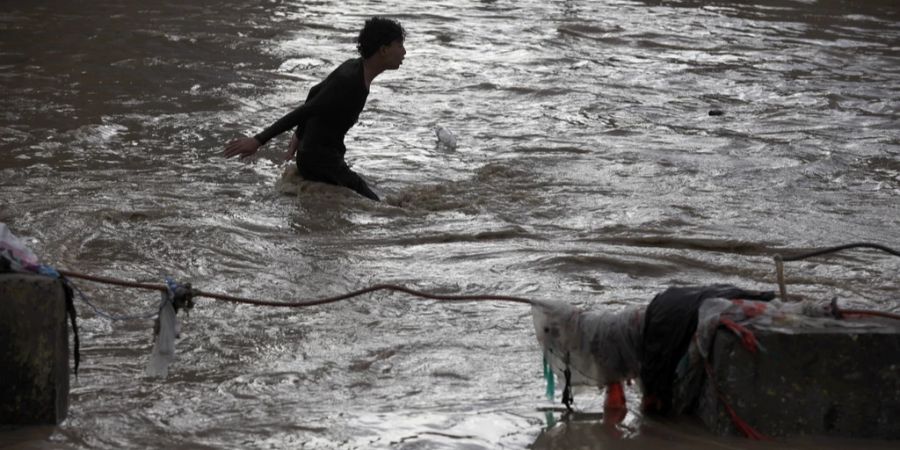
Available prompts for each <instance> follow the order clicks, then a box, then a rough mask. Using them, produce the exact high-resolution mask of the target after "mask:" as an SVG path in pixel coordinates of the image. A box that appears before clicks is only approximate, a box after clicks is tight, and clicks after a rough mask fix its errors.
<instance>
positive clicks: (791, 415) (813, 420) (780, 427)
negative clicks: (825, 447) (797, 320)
mask: <svg viewBox="0 0 900 450" xmlns="http://www.w3.org/2000/svg"><path fill="white" fill-rule="evenodd" d="M827 325H828V324H827V323H825V326H822V327H816V328H797V329H785V328H762V327H758V326H756V327H753V328H751V330H752V331H753V333H754V334H755V335H756V338H757V340H758V341H759V343H760V344H761V346H762V347H763V348H764V349H765V351H764V352H762V353H756V354H751V353H750V352H748V351H747V350H746V349H744V348H743V347H742V346H741V344H740V342H738V339H737V338H736V337H735V336H734V335H733V334H732V333H730V332H727V331H724V330H721V329H720V330H719V331H718V332H717V334H716V338H715V344H714V346H713V351H712V358H711V365H712V368H713V372H714V374H715V380H714V382H715V383H716V384H717V386H718V390H719V392H720V393H721V395H723V396H724V398H725V399H726V400H727V401H728V403H729V404H730V405H731V406H732V407H733V408H734V410H735V412H736V413H737V414H738V416H740V418H741V419H743V420H744V421H745V422H747V423H748V424H749V425H751V426H753V427H754V428H755V429H756V430H757V431H760V432H762V433H763V434H765V435H768V436H772V437H775V436H798V435H826V436H846V437H858V438H878V439H900V326H898V325H897V324H896V323H890V322H888V321H885V322H880V321H871V322H866V323H865V324H861V325H860V326H859V327H854V328H846V327H832V326H827ZM718 395H719V394H717V392H716V389H715V388H714V386H713V384H712V382H711V381H710V379H709V378H707V381H706V384H705V385H704V387H703V390H702V393H701V395H700V399H699V404H698V409H697V415H698V416H699V417H700V419H701V420H702V421H703V423H704V424H705V425H706V426H707V427H708V428H709V429H710V430H712V431H713V432H715V433H717V434H719V435H728V434H737V433H738V432H737V430H736V428H735V426H734V424H733V422H732V420H731V417H730V416H729V414H728V412H727V411H726V410H725V408H724V406H723V404H722V402H721V401H720V399H719V398H718Z"/></svg>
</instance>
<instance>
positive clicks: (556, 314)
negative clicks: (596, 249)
mask: <svg viewBox="0 0 900 450" xmlns="http://www.w3.org/2000/svg"><path fill="white" fill-rule="evenodd" d="M531 311H532V315H533V319H534V331H535V335H536V336H537V340H538V342H539V343H540V344H541V347H542V348H543V349H544V355H545V358H546V360H547V362H548V363H549V365H550V367H551V368H552V369H553V371H554V372H555V373H556V375H558V376H560V377H563V376H565V371H566V369H569V370H570V371H571V383H572V385H575V386H578V385H581V386H596V387H603V386H605V385H607V384H610V383H617V382H623V381H627V380H631V379H634V378H637V377H638V375H639V371H640V354H639V351H640V350H639V348H640V343H641V329H642V326H643V309H642V308H639V307H635V308H629V309H626V310H624V311H622V312H618V313H615V312H604V311H585V310H582V309H580V308H577V307H575V306H572V305H569V304H567V303H563V302H535V304H534V305H533V306H532V310H531Z"/></svg>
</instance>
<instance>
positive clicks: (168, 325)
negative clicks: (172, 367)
mask: <svg viewBox="0 0 900 450" xmlns="http://www.w3.org/2000/svg"><path fill="white" fill-rule="evenodd" d="M173 297H174V296H173V293H172V291H171V290H170V291H168V292H163V293H162V301H160V304H159V317H158V318H157V328H156V330H155V331H156V333H155V336H154V337H155V342H154V344H153V352H151V353H150V361H148V362H147V370H146V374H147V376H149V377H160V378H165V377H166V376H168V375H169V364H171V363H172V361H173V360H174V359H175V338H176V337H177V336H178V334H179V330H178V320H177V319H176V318H175V305H174V303H173Z"/></svg>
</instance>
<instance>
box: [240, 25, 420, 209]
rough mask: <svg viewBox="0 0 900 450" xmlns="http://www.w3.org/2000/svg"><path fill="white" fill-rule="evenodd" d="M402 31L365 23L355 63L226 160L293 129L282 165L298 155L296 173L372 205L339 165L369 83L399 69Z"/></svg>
mask: <svg viewBox="0 0 900 450" xmlns="http://www.w3.org/2000/svg"><path fill="white" fill-rule="evenodd" d="M405 38H406V31H405V30H404V29H403V27H402V26H401V25H400V23H399V22H397V21H395V20H391V19H386V18H383V17H372V18H371V19H369V20H367V21H366V23H365V25H364V26H363V28H362V30H361V31H360V32H359V37H358V38H357V44H356V48H357V50H358V51H359V54H360V56H361V57H360V58H355V59H350V60H347V61H345V62H344V63H343V64H341V65H340V66H338V68H337V69H335V70H334V71H333V72H331V74H329V75H328V77H326V78H325V80H324V81H322V82H321V83H319V84H317V85H315V86H313V87H312V89H310V90H309V95H308V96H307V97H306V103H304V104H303V105H301V106H300V107H298V108H297V109H295V110H293V111H291V112H290V113H288V114H287V115H285V116H284V117H282V118H281V119H278V120H277V121H276V122H275V123H273V124H272V125H270V126H269V127H268V128H266V129H265V130H263V131H262V132H260V133H259V134H257V135H255V136H253V137H242V138H239V139H236V140H234V141H231V142H230V143H229V144H228V145H227V146H226V147H225V152H224V154H225V157H226V158H231V157H233V156H240V157H241V158H246V157H248V156H251V155H253V154H255V153H256V152H257V151H258V150H259V148H260V147H261V146H263V145H265V144H266V142H269V140H270V139H272V138H273V137H275V136H277V135H279V134H281V133H283V132H285V131H287V130H289V129H291V128H295V132H294V136H293V138H292V139H291V144H290V146H289V148H288V154H287V155H286V159H290V158H292V157H293V156H294V154H295V153H296V154H297V169H298V170H297V171H298V173H299V174H300V176H302V177H303V178H305V179H307V180H311V181H319V182H323V183H329V184H334V185H338V186H345V187H348V188H350V189H353V190H354V191H356V192H358V193H359V194H360V195H363V196H365V197H368V198H370V199H372V200H376V201H377V200H378V196H377V195H375V193H374V192H372V190H371V189H369V186H368V185H367V184H366V182H365V181H364V180H363V179H362V177H360V176H359V175H358V174H356V172H353V171H352V170H350V168H349V167H348V166H347V163H346V162H345V161H344V154H345V153H346V152H347V147H346V146H345V145H344V136H345V135H346V134H347V131H349V130H350V128H351V127H353V125H355V124H356V122H357V120H358V119H359V114H360V112H362V109H363V107H364V106H365V105H366V98H367V97H368V96H369V87H370V86H371V84H372V80H374V79H375V77H377V76H378V75H380V74H381V73H382V72H384V71H386V70H396V69H398V68H400V65H401V64H402V63H403V58H404V56H405V55H406V49H405V48H404V47H403V41H404V40H405Z"/></svg>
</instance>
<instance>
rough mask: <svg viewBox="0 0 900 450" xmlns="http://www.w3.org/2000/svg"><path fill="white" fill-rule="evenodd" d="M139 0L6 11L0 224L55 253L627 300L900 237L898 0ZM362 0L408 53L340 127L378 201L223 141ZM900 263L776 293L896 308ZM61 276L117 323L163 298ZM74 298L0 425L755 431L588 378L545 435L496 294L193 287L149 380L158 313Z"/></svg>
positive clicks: (302, 73)
mask: <svg viewBox="0 0 900 450" xmlns="http://www.w3.org/2000/svg"><path fill="white" fill-rule="evenodd" d="M145 3H146V2H135V1H128V0H126V1H102V0H98V1H93V2H88V3H87V4H82V3H77V2H64V1H58V0H44V1H37V2H23V1H8V2H6V4H5V5H4V11H5V12H4V14H3V16H2V20H0V66H2V68H3V70H2V73H0V87H2V89H3V92H4V94H5V95H3V96H0V154H2V158H0V192H2V195H0V221H2V222H5V223H7V224H9V225H10V227H11V228H12V229H13V230H14V231H15V232H16V233H17V234H19V235H20V236H23V237H25V238H27V239H28V242H29V245H30V246H31V247H32V248H33V249H34V250H35V251H36V253H38V254H39V255H41V256H42V257H43V258H44V259H45V260H46V261H47V262H48V263H50V264H53V265H57V266H60V267H64V268H70V269H73V270H79V271H82V272H88V273H93V274H98V275H107V276H113V277H120V278H126V279H136V280H141V281H151V282H159V281H160V280H162V278H163V277H164V276H167V275H171V276H174V277H176V278H177V279H179V280H184V281H190V282H192V283H193V284H194V286H197V287H199V288H201V289H204V290H209V291H216V292H227V293H230V294H235V295H243V296H248V297H256V298H265V299H275V300H285V301H287V300H295V299H299V298H312V297H319V296H327V295H334V294H338V293H343V292H345V291H348V290H353V289H356V288H359V287H362V286H365V285H368V284H371V283H375V282H391V283H397V284H403V285H406V286H409V287H412V288H418V289H422V290H429V291H436V292H444V293H467V294H474V293H497V294H508V295H520V296H525V297H532V298H542V299H563V300H568V301H571V302H573V303H578V304H582V305H591V306H593V307H597V308H601V307H605V308H612V309H618V308H623V307H626V306H629V305H633V304H643V303H646V302H647V301H648V300H649V299H650V298H652V296H653V295H654V294H655V293H656V292H658V291H660V290H662V289H664V288H665V287H668V286H670V285H674V284H687V283H711V282H728V283H734V284H737V285H741V286H744V287H747V288H755V289H761V288H769V289H771V288H772V287H773V281H774V280H773V272H774V268H773V264H772V260H771V255H772V254H773V253H774V252H778V251H785V250H786V249H795V248H796V249H808V248H813V247H820V246H827V245H833V244H839V243H846V242H851V241H872V242H877V243H882V244H888V245H891V244H895V243H896V242H898V241H900V234H898V230H900V210H898V202H897V201H896V199H897V196H898V194H900V163H898V160H900V159H898V158H900V156H898V155H900V132H898V130H900V121H898V120H900V119H898V114H897V112H898V110H900V103H898V100H897V99H898V98H900V47H898V45H897V42H900V27H898V25H897V24H898V23H900V20H898V19H900V8H898V7H897V6H896V4H895V2H892V1H887V0H885V1H867V2H862V3H848V2H843V1H837V0H834V1H831V0H819V1H815V2H812V1H788V0H769V1H757V2H751V3H748V2H738V1H725V0H723V1H716V2H698V1H692V0H682V1H650V0H644V1H624V0H623V1H608V2H597V1H571V0H567V1H562V0H558V1H533V0H528V1H519V2H507V1H489V2H488V1H466V0H458V1H457V0H445V1H438V2H425V3H421V4H420V3H417V2H411V1H405V0H398V1H393V2H387V3H379V4H370V3H369V2H361V1H350V2H305V1H302V2H301V1H286V2H267V3H261V4H259V3H254V2H246V1H242V0H226V1H224V2H223V1H208V0H202V1H194V2H189V3H187V4H185V3H183V2H156V3H153V4H145ZM373 14H387V15H391V16H394V17H397V18H399V19H400V20H401V21H402V22H403V23H404V25H405V26H406V28H407V29H408V30H409V31H410V35H409V39H408V42H407V45H406V48H407V49H408V54H407V58H406V61H405V62H404V65H403V68H402V69H401V70H399V71H396V72H391V73H389V74H386V75H383V76H382V77H379V78H378V79H377V80H376V82H375V84H374V85H373V88H372V92H371V94H370V96H369V102H368V105H367V107H366V110H365V111H364V112H363V114H362V116H361V118H360V123H359V124H358V125H357V126H356V127H355V128H354V129H353V130H352V131H351V133H350V135H348V139H347V143H348V147H349V150H348V156H349V158H350V160H351V163H352V164H354V170H357V171H358V172H360V173H361V174H362V175H363V176H365V177H366V179H367V180H368V181H370V182H371V184H372V185H373V186H374V188H375V189H376V190H377V191H378V192H379V194H381V195H382V197H383V198H385V199H386V200H387V201H385V202H383V203H373V202H369V201H368V200H366V199H362V198H360V197H358V196H355V195H353V194H352V193H349V192H345V191H343V190H341V189H337V188H334V187H330V186H323V185H320V184H317V183H300V184H299V185H296V184H295V185H293V186H288V187H285V185H284V180H283V179H282V174H283V172H284V170H285V169H284V167H283V166H282V165H281V164H280V162H279V158H280V156H281V154H282V152H283V150H284V148H285V147H286V146H287V136H282V137H280V138H278V139H276V140H274V141H273V142H272V143H271V144H269V146H268V147H267V149H266V150H265V151H264V152H262V154H261V156H260V157H259V158H258V159H257V160H254V161H250V162H238V161H231V160H228V161H226V160H224V159H223V158H221V156H220V155H221V148H222V146H223V144H224V143H225V142H226V141H228V140H229V139H231V138H233V137H234V136H236V135H238V134H241V133H244V134H250V133H254V132H257V131H259V130H260V129H261V128H262V127H264V126H265V125H267V124H268V123H269V122H271V121H272V120H274V119H276V118H278V117H280V116H281V115H282V114H283V113H284V112H285V111H287V110H289V109H291V108H293V107H294V106H295V105H296V104H298V103H299V102H300V101H302V99H303V98H305V95H306V91H307V90H308V89H309V88H310V87H311V86H312V85H313V84H315V83H316V82H317V81H318V80H319V79H321V78H322V77H323V76H325V75H326V74H327V73H328V72H329V71H330V70H332V68H334V67H335V66H336V65H337V64H339V63H340V62H341V61H343V60H344V59H346V58H348V57H351V56H353V45H352V41H353V38H354V35H355V32H356V31H357V29H358V27H359V26H360V25H361V23H362V21H363V19H364V18H365V17H367V16H370V15H373ZM711 110H718V111H722V112H723V114H722V115H719V116H716V115H713V116H711V115H709V112H710V111H711ZM438 126H440V127H444V128H446V129H448V130H452V132H453V133H454V134H455V135H456V136H457V145H456V147H455V148H448V147H446V146H441V145H438V142H437V141H436V137H435V133H434V130H435V128H436V127H438ZM285 192H287V195H286V194H285ZM898 269H900V265H898V262H897V260H896V259H895V258H888V257H884V256H882V255H879V254H870V253H866V252H855V253H850V254H845V255H839V256H833V257H829V258H822V259H818V260H814V261H808V262H804V263H795V264H789V265H788V267H787V272H788V277H789V281H790V282H791V283H792V286H791V291H792V292H796V293H798V294H803V295H806V296H810V297H820V298H822V297H825V298H831V297H832V296H838V297H840V298H841V299H842V301H843V302H845V304H846V305H848V306H859V307H866V308H879V309H885V310H894V311H897V308H898V306H897V303H896V301H895V300H896V293H897V292H898V289H900V284H898V279H900V278H898V277H897V276H896V274H897V271H898ZM81 287H82V288H83V289H84V290H85V292H86V293H87V294H88V295H90V296H91V297H92V298H93V299H94V300H95V301H96V302H97V303H99V304H101V305H102V306H103V307H104V308H106V309H108V310H110V311H111V312H114V313H120V314H122V313H129V312H143V311H145V310H146V309H148V308H150V307H152V305H153V304H154V303H155V301H156V299H155V295H154V294H151V293H141V292H134V291H128V290H123V289H117V288H109V287H105V286H97V285H91V284H89V283H81ZM81 315H82V317H83V318H82V327H81V328H82V345H83V355H84V356H83V361H82V369H81V373H80V375H79V378H78V379H77V380H73V389H72V397H71V405H72V409H71V411H70V414H69V419H68V420H67V421H66V422H65V423H64V424H63V425H62V426H60V427H57V428H51V429H45V428H40V429H36V430H28V431H22V430H20V431H15V432H3V435H2V438H3V439H4V440H6V439H7V438H8V439H11V440H13V441H14V442H22V441H27V442H29V444H31V445H33V446H35V447H51V448H52V447H57V446H58V447H65V448H71V447H75V448H78V447H100V448H122V447H124V448H130V447H144V446H148V447H167V448H169V447H170V448H203V447H210V448H223V447H226V448H247V447H299V446H300V445H302V444H304V443H305V444H306V445H308V446H311V447H317V448H334V447H344V448H397V447H407V448H420V447H429V448H431V447H435V448H436V447H466V448H499V447H506V448H522V447H526V446H528V445H530V444H532V443H533V444H534V446H535V448H561V447H565V448H571V446H588V445H590V446H594V447H601V448H623V446H633V447H634V448H661V447H663V446H664V445H665V448H671V447H673V446H674V447H675V448H678V447H683V448H722V447H726V448H754V445H755V444H753V443H748V442H744V441H737V440H732V439H721V438H714V437H711V436H709V435H708V434H706V433H705V432H704V431H702V430H700V429H699V428H698V427H696V425H693V424H690V423H656V422H652V421H645V420H644V419H643V418H641V417H639V416H637V415H634V414H632V415H630V416H629V417H628V418H626V421H625V422H624V425H623V426H621V427H619V428H615V427H614V428H613V429H610V428H608V427H606V428H605V427H604V426H603V425H602V419H599V418H598V417H597V416H596V414H597V412H598V411H599V408H600V405H601V404H602V401H600V400H599V399H598V398H597V397H596V396H597V394H592V395H593V396H579V401H578V403H577V406H578V409H579V411H580V412H581V413H582V415H580V416H576V417H575V418H570V419H569V420H563V419H562V418H561V417H560V416H559V413H558V412H554V413H552V414H551V417H552V419H551V420H550V421H556V422H557V423H556V425H555V426H549V425H548V422H549V421H548V418H547V417H546V414H545V412H544V409H546V408H547V407H550V406H551V405H550V403H549V402H548V401H546V400H544V399H543V397H542V393H543V392H544V388H543V386H542V377H541V367H540V353H539V350H538V346H537V343H536V342H535V339H534V336H533V330H532V329H531V318H530V315H529V311H528V309H527V308H521V307H519V306H517V305H508V304H489V303H477V304H450V305H448V304H433V303H431V302H424V301H418V300H411V299H409V298H406V297H404V296H402V295H398V294H374V295H370V296H367V297H365V298H360V299H356V300H353V301H351V302H347V303H341V304H335V305H330V306H326V307H319V308H313V309H308V310H303V311H296V310H291V311H286V310H272V309H260V308H253V307H249V306H236V305H231V304H224V303H217V302H212V301H206V300H201V301H200V302H199V304H198V306H197V308H196V309H195V310H194V311H193V312H192V314H191V317H190V319H189V320H188V321H186V323H185V324H184V329H183V333H182V338H181V339H180V341H179V342H178V352H179V354H178V359H177V360H176V361H175V362H174V364H173V366H172V368H171V375H170V377H169V378H168V379H167V380H166V381H165V382H159V381H155V380H151V379H146V378H143V376H142V373H143V367H144V364H145V361H146V359H145V358H146V357H147V355H148V354H149V351H150V338H149V334H150V333H149V329H150V324H149V323H125V324H123V323H114V324H109V323H107V322H105V321H104V320H102V319H100V318H98V317H95V316H93V315H92V313H91V312H90V311H87V310H84V311H82V312H81ZM629 396H630V397H631V398H630V404H632V405H636V404H637V393H636V392H633V391H631V392H629ZM620 437H621V438H626V440H625V441H620V440H617V439H619V438H620ZM785 445H786V446H793V447H791V448H805V447H809V448H813V446H818V447H816V448H821V446H826V447H829V446H830V447H833V448H852V447H854V446H857V445H858V443H854V442H843V441H837V440H833V439H832V440H828V441H827V442H824V443H823V442H821V441H816V440H802V439H797V440H792V441H791V442H790V443H787V444H785ZM866 445H870V444H869V443H867V444H866ZM767 448H769V447H767Z"/></svg>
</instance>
